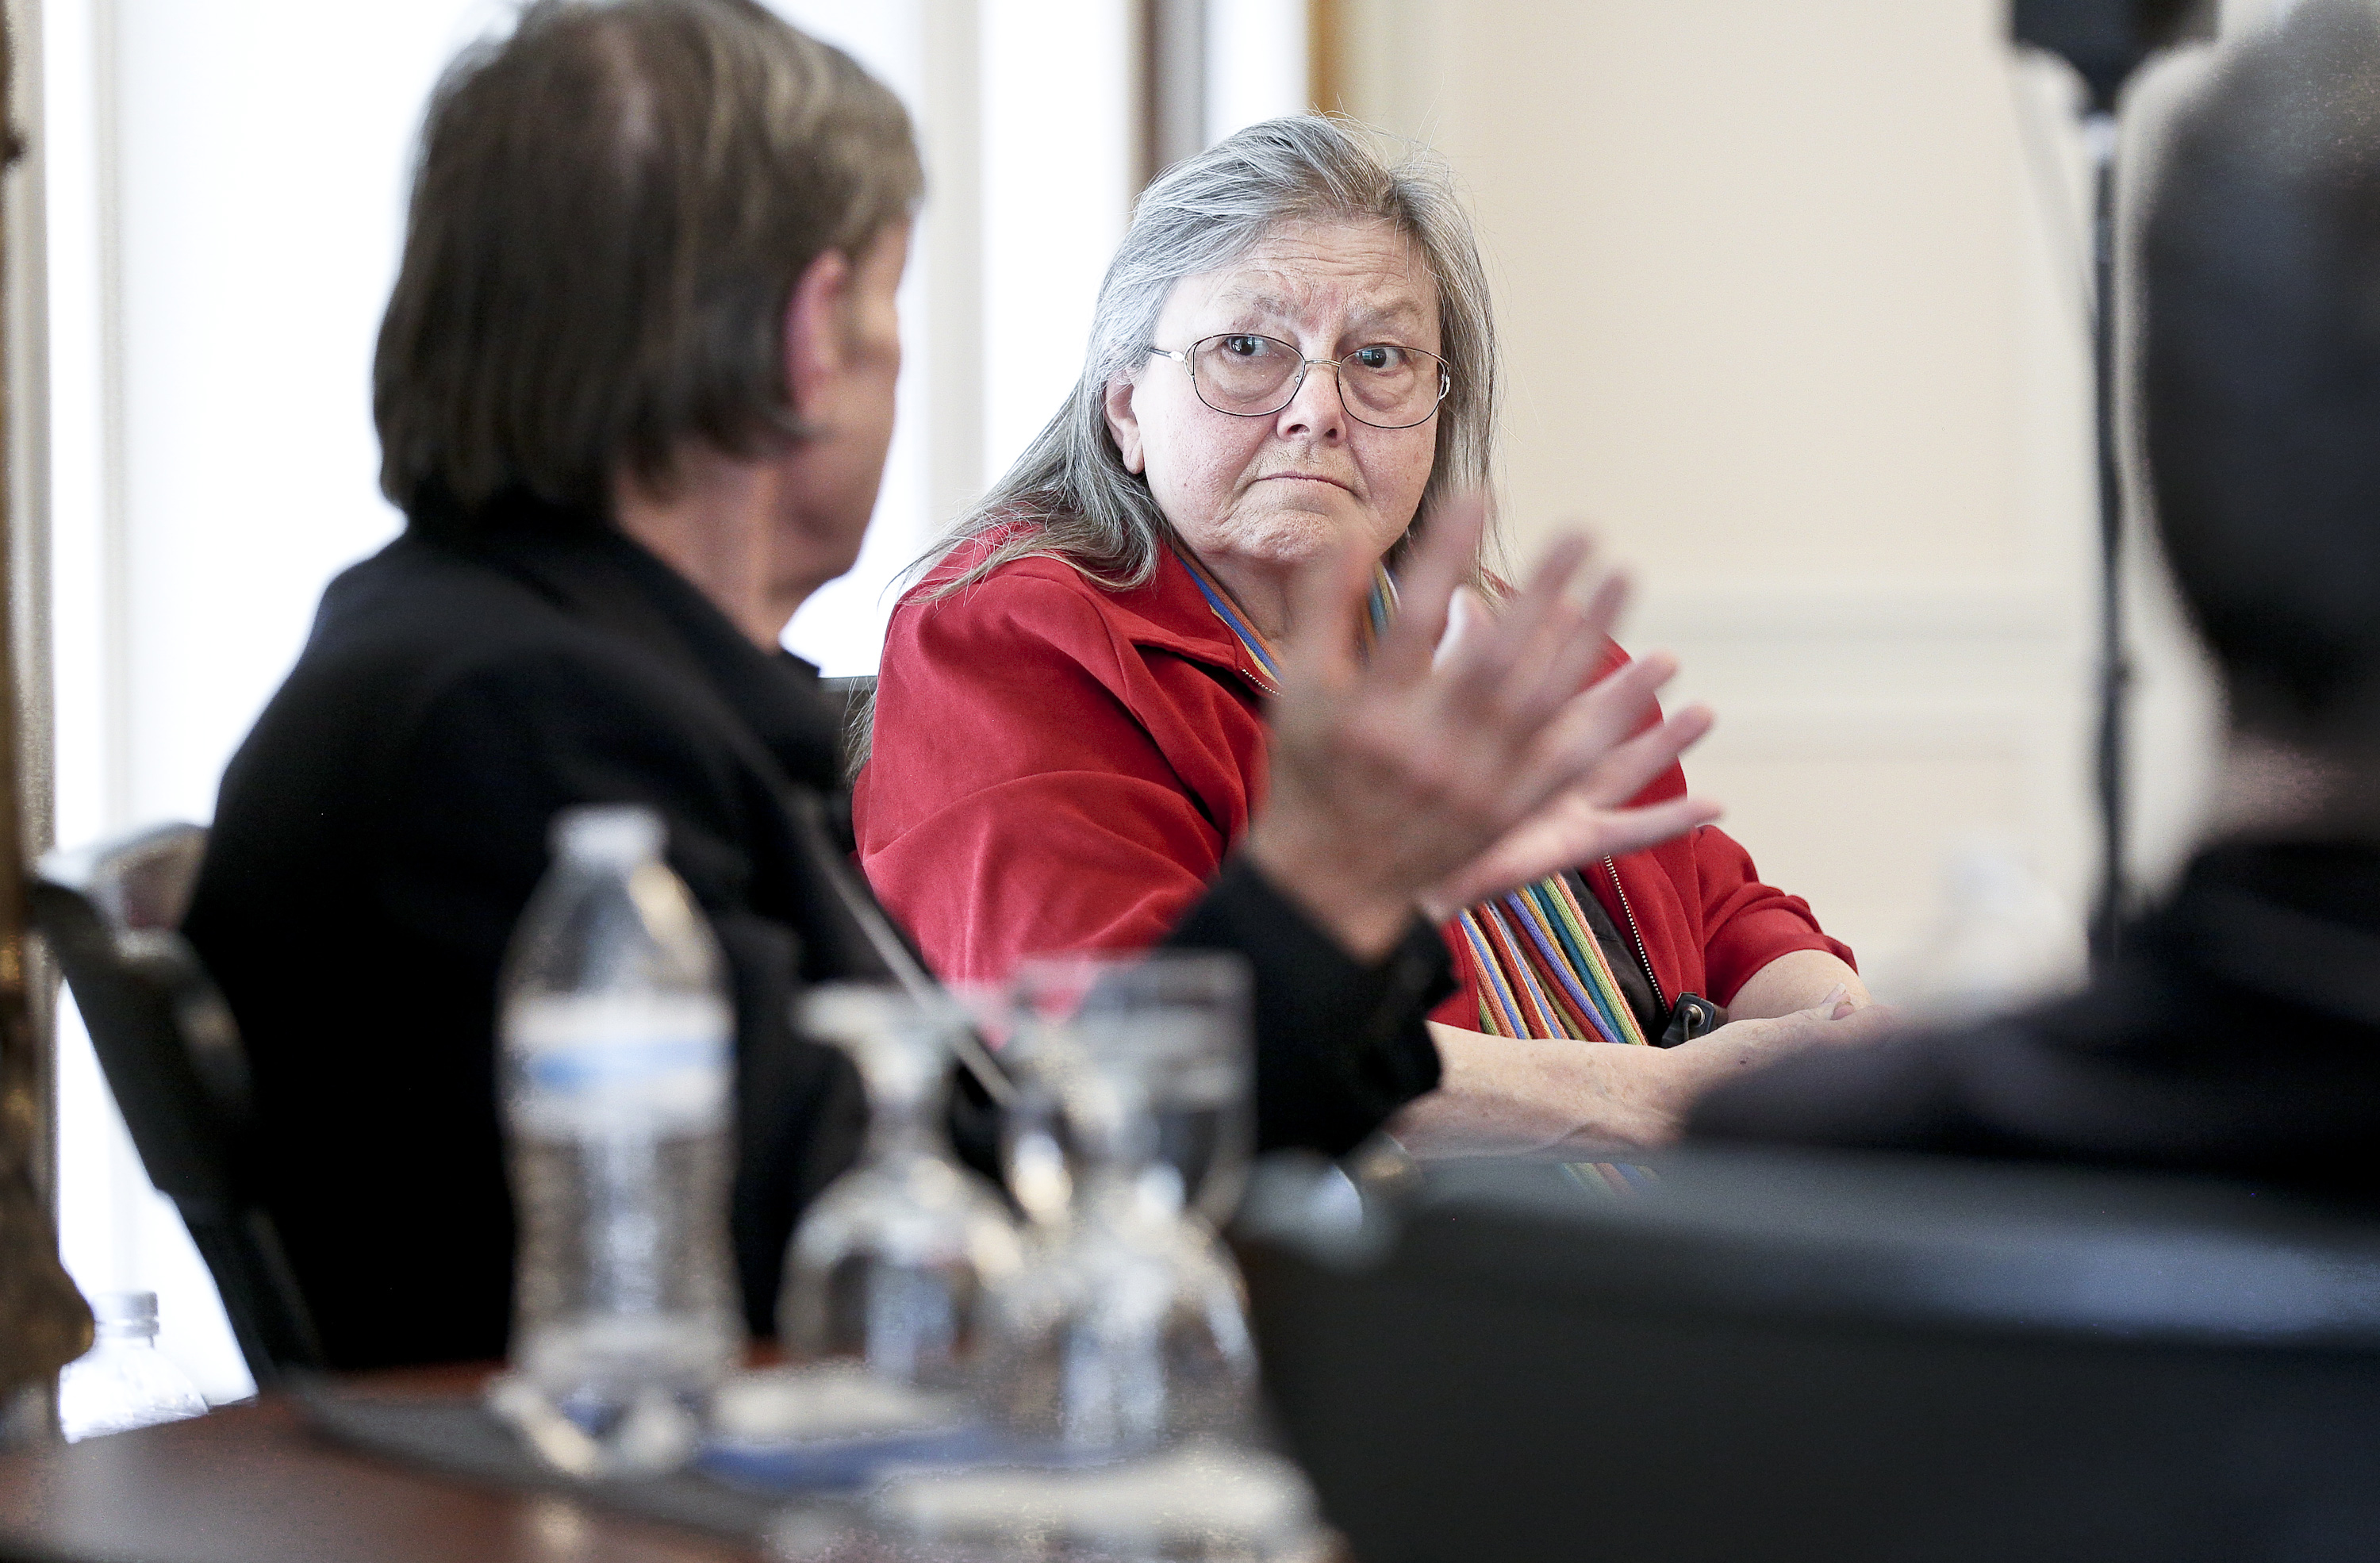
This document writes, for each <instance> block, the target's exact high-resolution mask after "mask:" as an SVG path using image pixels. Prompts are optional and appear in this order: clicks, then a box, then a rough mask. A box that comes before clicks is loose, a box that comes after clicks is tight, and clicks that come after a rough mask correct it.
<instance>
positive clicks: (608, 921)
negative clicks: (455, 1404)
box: [490, 806, 743, 1476]
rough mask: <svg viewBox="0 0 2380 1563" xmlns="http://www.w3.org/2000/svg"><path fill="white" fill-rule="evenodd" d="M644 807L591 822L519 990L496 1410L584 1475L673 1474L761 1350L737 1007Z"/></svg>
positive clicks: (553, 887) (580, 818) (612, 810)
mask: <svg viewBox="0 0 2380 1563" xmlns="http://www.w3.org/2000/svg"><path fill="white" fill-rule="evenodd" d="M553 845H554V853H555V862H554V865H553V868H552V869H551V870H550V871H549V872H548V873H547V875H546V877H545V879H544V881H543V882H542V883H540V885H539V886H538V889H537V893H536V894H535V895H534V896H532V897H531V898H530V900H529V903H528V910H527V911H525V912H524V913H523V914H522V915H521V922H520V927H519V928H518V929H517V930H516V932H515V933H514V935H513V942H512V948H511V951H510V952H509V954H508V955H507V957H506V961H505V970H504V1008H503V1016H504V1018H503V1027H504V1106H505V1116H506V1126H507V1129H508V1131H509V1147H508V1148H509V1158H510V1163H511V1171H512V1185H513V1200H514V1205H515V1207H516V1215H517V1221H518V1227H519V1249H518V1254H517V1259H516V1274H515V1279H514V1298H513V1339H512V1362H513V1372H512V1373H511V1374H510V1375H507V1376H506V1377H505V1378H504V1379H502V1380H499V1381H498V1383H497V1385H496V1386H494V1387H492V1389H491V1392H490V1393H491V1399H492V1403H493V1405H494V1407H495V1409H496V1410H497V1411H498V1412H500V1413H501V1414H503V1415H504V1416H505V1417H506V1418H507V1419H508V1420H510V1421H511V1422H512V1423H513V1424H514V1425H515V1426H516V1428H518V1429H519V1430H520V1432H521V1433H522V1434H523V1435H524V1436H526V1438H527V1439H528V1443H529V1445H530V1446H531V1448H535V1449H536V1450H537V1451H538V1452H539V1453H540V1455H542V1456H543V1457H544V1458H545V1459H546V1460H548V1461H549V1462H550V1463H552V1464H553V1465H555V1466H557V1467H559V1468H560V1469H562V1470H564V1471H566V1472H570V1473H572V1474H574V1475H579V1476H596V1475H606V1474H626V1473H640V1472H660V1471H667V1470H670V1469H673V1468H674V1467H675V1466H677V1465H680V1464H683V1463H684V1462H685V1461H686V1459H687V1458H689V1457H690V1456H691V1455H692V1454H693V1452H694V1449H695V1448H696V1447H697V1445H698V1441H699V1438H700V1434H701V1427H702V1418H703V1416H704V1414H705V1412H706V1409H707V1405H708V1401H709V1399H710V1392H711V1391H712V1389H713V1388H714V1387H716V1386H717V1385H718V1384H719V1383H720V1381H721V1380H722V1378H723V1377H725V1375H727V1374H728V1373H729V1372H730V1371H731V1370H732V1369H733V1368H734V1367H735V1364H736V1363H737V1361H738V1359H739V1358H740V1356H741V1353H742V1346H743V1327H742V1323H741V1315H740V1309H739V1308H738V1306H737V1302H736V1293H735V1271H734V1268H733V1266H732V1265H731V1263H730V1259H729V1248H728V1238H727V1189H728V1179H729V1175H730V1174H729V1157H730V1130H729V1124H730V1121H731V1107H730V1101H729V1093H730V1086H731V1081H732V1078H733V1076H732V1069H733V1064H732V1061H731V1056H732V1050H733V1049H732V1045H731V1044H732V1038H733V1036H734V1027H735V1022H734V1012H733V1011H732V1010H731V1008H730V1006H729V1004H728V1002H727V998H726V990H725V987H724V983H723V978H722V964H721V960H720V955H719V947H718V944H717V941H716V940H715V939H713V938H712V937H711V933H710V926H709V925H708V924H707V923H706V922H705V921H704V919H703V916H702V914H701V912H700V911H699V910H698V908H697V907H696V906H695V904H694V900H693V898H692V897H691V896H690V895H689V894H687V892H686V886H685V885H684V883H682V882H681V881H680V880H679V879H678V878H677V876H676V875H675V874H673V873H672V872H671V871H670V869H669V866H667V865H666V864H665V863H663V862H662V823H661V820H660V818H658V817H656V816H655V815H654V814H653V813H652V812H651V811H650V810H649V809H643V808H635V807H616V806H615V807H601V808H579V809H572V810H569V811H567V812H566V813H565V814H563V815H562V816H561V817H560V818H558V819H557V820H556V822H555V825H554V831H553Z"/></svg>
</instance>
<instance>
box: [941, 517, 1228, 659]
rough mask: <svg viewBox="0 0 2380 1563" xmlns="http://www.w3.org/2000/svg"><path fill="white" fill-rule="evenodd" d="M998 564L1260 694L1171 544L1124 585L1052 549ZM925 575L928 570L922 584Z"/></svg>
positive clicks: (1126, 632) (990, 542) (946, 567)
mask: <svg viewBox="0 0 2380 1563" xmlns="http://www.w3.org/2000/svg"><path fill="white" fill-rule="evenodd" d="M1007 536H1008V535H1007V534H1006V533H1004V532H1003V533H991V534H987V535H986V536H985V537H983V538H982V539H980V540H978V541H976V542H973V543H970V544H966V545H964V546H962V547H961V548H959V549H956V550H954V551H953V552H952V554H951V557H950V559H949V561H948V562H947V563H945V564H943V565H942V566H941V567H939V568H938V569H937V570H936V571H935V572H934V574H935V575H936V576H943V577H944V578H948V576H947V575H946V574H945V572H948V573H949V574H956V573H957V572H960V571H963V570H965V569H966V568H968V567H969V566H970V565H972V564H973V563H975V562H976V561H977V560H978V559H980V558H982V557H983V556H984V555H985V554H986V553H988V552H990V551H991V550H992V549H994V548H996V547H998V546H999V545H1000V544H1001V543H1002V542H1004V541H1006V540H1007ZM1004 568H1007V569H1014V570H1019V571H1026V572H1029V573H1032V574H1036V575H1040V576H1047V577H1049V578H1051V579H1056V580H1061V581H1064V582H1067V583H1069V584H1072V585H1075V586H1076V587H1078V588H1080V589H1082V590H1084V591H1086V592H1087V594H1088V595H1089V596H1090V598H1091V600H1093V601H1094V602H1095V603H1097V604H1098V606H1099V613H1100V616H1101V617H1102V618H1104V619H1105V620H1106V622H1107V623H1108V624H1109V625H1110V626H1111V628H1112V629H1113V630H1114V631H1115V633H1116V634H1118V635H1120V636H1123V638H1124V639H1125V640H1126V641H1129V642H1130V643H1131V644H1133V645H1135V646H1140V647H1146V648H1150V649H1153V650H1159V651H1170V652H1172V653H1173V654H1174V655H1175V656H1178V657H1181V658H1183V659H1184V660H1188V661H1193V662H1196V663H1198V664H1199V665H1200V666H1202V667H1209V668H1215V669H1218V670H1220V671H1222V672H1229V673H1232V674H1233V675H1234V676H1236V677H1237V678H1238V679H1239V680H1240V681H1241V682H1242V683H1244V684H1245V685H1248V687H1249V689H1250V690H1251V691H1252V692H1254V693H1257V694H1259V695H1261V694H1262V693H1264V691H1265V688H1266V686H1267V683H1268V681H1267V679H1266V678H1265V676H1264V671H1263V670H1262V669H1261V668H1259V667H1258V666H1257V662H1256V659H1255V658H1254V657H1252V656H1250V655H1249V654H1248V651H1247V648H1245V647H1244V646H1242V645H1241V644H1240V637H1239V636H1236V635H1233V633H1232V630H1231V626H1230V625H1228V624H1224V623H1223V621H1222V620H1221V619H1220V618H1218V617H1217V616H1216V614H1215V610H1214V609H1213V608H1212V607H1211V606H1209V605H1208V601H1207V598H1206V594H1205V593H1203V592H1201V591H1200V590H1199V589H1198V583H1197V582H1196V580H1193V579H1192V578H1191V576H1190V569H1189V566H1188V565H1186V564H1184V563H1183V562H1182V556H1181V555H1180V554H1179V553H1177V552H1175V551H1174V549H1173V548H1172V546H1168V547H1166V548H1164V549H1162V550H1160V552H1159V554H1158V559H1157V572H1156V574H1155V575H1153V576H1150V577H1149V579H1148V580H1147V582H1146V583H1145V584H1143V585H1141V586H1137V587H1134V588H1130V589H1128V590H1124V591H1116V590H1113V589H1111V588H1107V587H1103V586H1101V585H1099V583H1098V582H1096V581H1093V580H1092V579H1091V578H1090V577H1089V576H1086V575H1084V574H1083V573H1082V572H1081V571H1079V570H1077V569H1075V567H1074V566H1073V565H1072V564H1069V563H1066V562H1065V561H1064V560H1062V559H1060V558H1057V557H1055V556H1054V555H1035V556H1028V557H1027V558H1025V559H1021V560H1018V561H1017V562H1016V563H1014V564H1013V565H1008V566H1005V567H1004ZM931 581H932V577H930V576H929V579H928V582H927V588H928V589H930V587H931Z"/></svg>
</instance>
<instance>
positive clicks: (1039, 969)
mask: <svg viewBox="0 0 2380 1563" xmlns="http://www.w3.org/2000/svg"><path fill="white" fill-rule="evenodd" d="M1248 990H1249V982H1248V967H1247V962H1246V961H1245V959H1244V958H1243V957H1241V956H1238V955H1230V954H1220V953H1205V952H1199V953H1190V952H1176V951H1158V952H1156V953H1153V954H1147V955H1139V956H1122V957H1120V956H1114V955H1065V956H1048V957H1041V958H1038V959H1035V960H1031V961H1027V962H1026V963H1023V964H1022V965H1021V966H1019V967H1018V969H1017V972H1016V975H1015V977H1014V980H1013V982H1012V984H1011V1000H1010V1005H1011V1029H1012V1033H1013V1038H1012V1048H1013V1051H1014V1054H1015V1055H1016V1057H1017V1058H1018V1059H1019V1060H1020V1061H1021V1062H1022V1064H1023V1067H1022V1068H1021V1069H1020V1070H1019V1071H1018V1072H1019V1073H1021V1074H1023V1075H1025V1076H1026V1078H1027V1082H1028V1084H1030V1083H1031V1081H1032V1078H1033V1076H1034V1075H1035V1074H1036V1073H1037V1072H1038V1071H1037V1065H1038V1066H1041V1067H1042V1068H1054V1069H1055V1070H1056V1071H1057V1072H1065V1071H1067V1070H1075V1071H1079V1070H1081V1069H1083V1068H1086V1067H1092V1068H1097V1069H1099V1070H1100V1071H1102V1072H1106V1073H1108V1074H1110V1075H1111V1076H1113V1077H1115V1078H1116V1079H1118V1080H1126V1081H1128V1082H1129V1083H1130V1084H1131V1085H1132V1086H1133V1087H1134V1088H1135V1089H1136V1091H1137V1093H1138V1094H1139V1096H1140V1097H1141V1098H1142V1099H1143V1100H1145V1102H1146V1105H1147V1110H1148V1112H1149V1114H1150V1115H1151V1118H1152V1121H1153V1126H1154V1130H1155V1133H1156V1136H1157V1139H1156V1145H1155V1147H1154V1150H1155V1155H1156V1158H1157V1160H1158V1162H1159V1163H1160V1164H1161V1165H1162V1166H1164V1167H1169V1168H1171V1169H1172V1170H1173V1171H1174V1173H1175V1174H1176V1175H1177V1176H1179V1178H1180V1179H1181V1181H1182V1200H1183V1203H1184V1206H1186V1207H1187V1208H1189V1209H1190V1210H1192V1211H1195V1212H1196V1214H1197V1215H1198V1216H1199V1217H1200V1218H1203V1219H1204V1220H1205V1221H1207V1222H1208V1224H1209V1225H1210V1226H1214V1227H1217V1228H1220V1227H1221V1226H1222V1225H1223V1223H1224V1222H1226V1221H1228V1220H1229V1219H1230V1218H1231V1215H1232V1212H1233V1209H1235V1208H1236V1207H1237V1206H1238V1205H1239V1201H1240V1194H1241V1193H1242V1192H1243V1190H1245V1187H1246V1185H1247V1172H1248V1160H1249V1157H1250V1156H1251V1154H1252V1152H1253V1151H1254V1149H1255V1145H1256V1097H1255V1088H1254V1081H1253V1078H1252V1073H1253V1065H1252V1061H1251V1052H1250V1042H1249V1015H1248V1011H1249V997H1248ZM1070 1049H1071V1050H1072V1051H1073V1052H1075V1053H1079V1055H1080V1060H1079V1061H1073V1060H1069V1059H1068V1058H1067V1057H1065V1056H1064V1055H1065V1054H1066V1053H1067V1052H1068V1051H1069V1050H1070ZM1043 1055H1052V1056H1048V1057H1045V1056H1043ZM1026 1095H1027V1096H1028V1097H1030V1096H1032V1095H1033V1093H1032V1092H1031V1091H1030V1090H1029V1089H1028V1091H1027V1092H1026ZM1030 1106H1031V1104H1029V1103H1028V1110H1029V1109H1030ZM1048 1107H1050V1108H1056V1109H1058V1110H1059V1112H1060V1113H1061V1115H1062V1106H1061V1105H1060V1104H1056V1103H1050V1104H1048ZM1045 1110H1047V1109H1045ZM1011 1155H1012V1158H1013V1157H1014V1150H1013V1149H1012V1152H1011Z"/></svg>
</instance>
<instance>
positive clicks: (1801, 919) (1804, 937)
mask: <svg viewBox="0 0 2380 1563" xmlns="http://www.w3.org/2000/svg"><path fill="white" fill-rule="evenodd" d="M1694 877H1695V880H1696V888H1697V889H1698V890H1699V891H1700V893H1701V898H1702V922H1703V976H1704V980H1705V981H1706V982H1708V983H1709V984H1710V987H1709V989H1708V991H1709V994H1710V997H1711V998H1712V999H1714V1000H1718V1002H1719V1003H1720V1004H1722V1005H1725V1004H1731V1003H1733V1002H1734V1001H1735V995H1736V990H1737V989H1739V988H1741V987H1743V985H1744V984H1745V983H1746V982H1747V981H1749V980H1750V979H1751V977H1752V975H1753V974H1754V973H1755V972H1757V971H1759V970H1760V968H1761V967H1763V966H1765V965H1767V964H1768V963H1769V962H1771V961H1774V960H1775V959H1777V957H1779V955H1783V954H1787V953H1789V952H1790V951H1795V950H1823V951H1826V952H1827V953H1828V954H1830V955H1834V956H1837V957H1839V958H1840V959H1841V960H1842V961H1843V962H1844V963H1845V964H1847V965H1850V966H1852V969H1853V970H1857V969H1858V963H1857V962H1856V961H1854V960H1853V959H1852V951H1851V946H1849V945H1847V944H1844V943H1843V942H1841V941H1840V939H1828V937H1827V935H1826V933H1825V931H1824V930H1823V929H1821V928H1820V927H1818V919H1817V916H1816V915H1815V914H1814V913H1812V912H1811V910H1810V903H1808V902H1806V901H1803V899H1802V898H1801V897H1800V896H1798V895H1787V894H1786V893H1785V892H1784V891H1781V890H1779V889H1778V888H1777V887H1776V886H1774V885H1765V884H1762V883H1761V882H1760V871H1759V870H1758V869H1756V868H1755V867H1754V866H1752V854H1750V853H1748V852H1746V851H1744V850H1743V847H1742V846H1740V845H1738V844H1737V842H1736V840H1735V838H1734V837H1732V836H1730V835H1729V834H1728V833H1727V832H1726V831H1724V830H1720V829H1719V828H1718V826H1716V825H1706V826H1704V827H1702V829H1700V830H1696V831H1695V832H1694Z"/></svg>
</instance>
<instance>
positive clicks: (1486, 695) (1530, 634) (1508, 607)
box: [1439, 537, 1587, 703]
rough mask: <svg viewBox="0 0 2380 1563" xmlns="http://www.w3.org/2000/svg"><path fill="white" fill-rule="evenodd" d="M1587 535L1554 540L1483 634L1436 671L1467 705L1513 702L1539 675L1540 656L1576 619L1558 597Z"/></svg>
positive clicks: (1572, 572)
mask: <svg viewBox="0 0 2380 1563" xmlns="http://www.w3.org/2000/svg"><path fill="white" fill-rule="evenodd" d="M1586 556H1587V543H1586V539H1584V538H1580V537H1565V538H1559V539H1555V541H1554V543H1553V544H1552V546H1550V547H1549V548H1548V549H1547V550H1546V551H1545V554H1544V556H1543V557H1542V558H1540V559H1539V560H1538V562H1537V564H1536V568H1535V569H1534V570H1533V571H1531V573H1530V576H1529V579H1528V581H1527V582H1526V583H1525V584H1524V585H1523V586H1522V587H1521V588H1520V589H1519V590H1517V591H1514V592H1512V593H1509V594H1508V595H1506V596H1505V598H1504V599H1503V600H1502V602H1501V603H1500V604H1499V605H1498V611H1497V612H1496V614H1495V616H1494V618H1493V620H1492V621H1491V622H1490V623H1489V624H1488V625H1487V626H1486V627H1485V629H1484V631H1483V633H1481V634H1479V635H1477V636H1471V637H1469V638H1468V639H1467V640H1466V642H1465V643H1464V644H1463V646H1462V647H1460V648H1456V650H1455V652H1454V654H1453V655H1451V656H1450V657H1448V658H1447V659H1446V660H1445V662H1444V664H1443V665H1442V666H1441V667H1440V669H1439V672H1440V673H1441V674H1442V675H1443V676H1445V677H1447V678H1449V679H1450V680H1451V681H1452V686H1453V687H1454V689H1455V690H1456V692H1457V695H1458V698H1460V699H1462V700H1463V701H1464V702H1466V703H1474V702H1477V701H1480V700H1486V699H1496V698H1503V699H1506V700H1508V701H1509V700H1512V699H1514V698H1518V697H1520V696H1521V693H1522V690H1523V688H1524V687H1525V685H1528V684H1533V683H1534V682H1535V681H1536V676H1537V674H1538V671H1539V669H1540V667H1541V665H1542V662H1543V660H1544V657H1545V655H1546V654H1547V653H1548V652H1549V651H1550V649H1551V648H1552V646H1553V645H1554V644H1556V643H1558V641H1559V639H1560V637H1561V636H1564V635H1565V634H1566V633H1567V632H1568V631H1569V630H1571V629H1572V628H1573V626H1574V625H1575V624H1576V623H1577V620H1578V611H1577V610H1576V609H1574V608H1573V607H1572V606H1571V605H1570V603H1569V601H1568V600H1566V599H1565V598H1564V596H1563V595H1562V588H1564V587H1565V586H1566V585H1567V584H1568V583H1569V581H1570V578H1571V577H1572V576H1574V575H1575V574H1577V572H1578V567H1579V566H1580V565H1581V564H1582V563H1585V559H1586Z"/></svg>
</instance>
